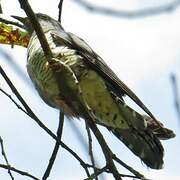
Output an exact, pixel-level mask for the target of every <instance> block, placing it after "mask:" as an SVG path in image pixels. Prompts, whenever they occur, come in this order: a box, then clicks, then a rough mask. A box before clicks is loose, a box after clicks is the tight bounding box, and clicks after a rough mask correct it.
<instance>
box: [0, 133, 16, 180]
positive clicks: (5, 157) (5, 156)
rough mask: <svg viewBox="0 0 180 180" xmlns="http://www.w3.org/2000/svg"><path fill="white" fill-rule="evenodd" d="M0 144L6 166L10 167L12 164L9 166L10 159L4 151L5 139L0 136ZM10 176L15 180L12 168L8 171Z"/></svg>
mask: <svg viewBox="0 0 180 180" xmlns="http://www.w3.org/2000/svg"><path fill="white" fill-rule="evenodd" d="M0 144H1V153H2V156H3V157H4V159H5V162H6V165H7V166H9V167H10V164H9V161H8V158H7V155H6V152H5V149H4V144H3V139H2V138H1V136H0ZM8 174H9V176H10V177H11V179H12V180H14V177H13V175H12V173H11V170H10V168H9V169H8Z"/></svg>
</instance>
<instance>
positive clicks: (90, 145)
mask: <svg viewBox="0 0 180 180" xmlns="http://www.w3.org/2000/svg"><path fill="white" fill-rule="evenodd" d="M85 124H86V131H87V136H88V142H89V156H90V159H91V162H92V166H93V170H94V178H95V179H96V180H98V177H97V176H98V174H97V172H96V167H95V161H94V155H93V150H92V137H91V132H90V129H89V127H88V124H87V122H86V121H85ZM96 174H97V175H96Z"/></svg>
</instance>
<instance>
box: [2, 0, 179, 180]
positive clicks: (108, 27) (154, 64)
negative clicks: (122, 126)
mask: <svg viewBox="0 0 180 180" xmlns="http://www.w3.org/2000/svg"><path fill="white" fill-rule="evenodd" d="M83 2H86V3H88V4H83ZM29 3H30V4H31V5H32V8H33V9H34V11H35V12H41V13H45V14H48V15H49V16H52V17H53V18H58V8H57V7H58V3H59V1H57V0H53V1H48V0H44V1H43V2H40V1H39V2H37V1H36V0H29ZM1 5H2V9H3V15H1V16H2V17H5V18H7V19H10V15H19V16H25V14H24V12H23V10H21V9H20V5H19V3H18V0H13V1H12V0H6V1H5V0H2V1H1ZM85 5H93V7H94V6H95V8H96V9H94V10H95V11H91V10H93V9H92V8H91V10H88V9H87V8H85ZM99 7H101V8H102V7H103V9H105V10H107V9H110V10H113V11H102V9H100V8H99ZM168 7H169V8H168ZM154 9H155V11H153V10H154ZM96 10H101V12H99V11H96ZM107 12H109V14H107ZM113 12H114V13H113ZM117 12H118V13H117ZM158 13H159V14H158ZM155 14H156V15H155ZM179 19H180V1H175V0H174V1H172V0H158V1H157V0H126V1H123V0H111V1H110V0H96V1H95V0H91V1H90V0H89V1H87V0H86V1H85V0H84V1H82V0H64V5H63V12H62V24H63V26H64V28H65V29H66V30H67V31H70V32H73V33H74V34H76V35H78V36H80V37H81V38H83V39H84V40H85V41H86V42H87V43H88V44H90V46H91V47H92V48H93V49H94V50H95V51H96V52H97V53H98V54H99V55H100V56H101V57H102V58H103V59H104V60H105V61H106V62H107V64H108V65H109V66H110V67H111V68H112V69H113V70H114V71H115V72H116V74H117V75H118V77H119V78H120V79H121V80H123V81H124V82H125V83H126V84H127V85H128V86H129V87H130V88H131V89H132V90H133V91H134V92H135V93H136V94H137V95H138V96H139V97H140V99H141V100H142V101H143V102H144V104H145V105H147V107H149V109H150V110H151V111H152V112H153V113H154V115H155V116H156V117H157V118H158V119H159V120H161V122H162V123H163V124H164V125H165V126H167V127H169V128H171V129H173V130H174V131H175V133H176V135H177V136H176V138H174V139H172V140H168V141H164V142H162V143H163V145H164V149H165V156H164V169H162V170H151V169H148V168H147V167H146V166H145V165H144V164H142V163H141V161H140V160H139V159H138V158H137V157H135V156H134V155H133V154H132V153H131V152H130V151H129V150H128V149H127V148H126V147H125V146H124V145H123V144H122V143H121V142H119V141H117V139H116V138H115V137H113V135H112V134H111V133H109V132H108V131H106V130H105V129H103V128H100V130H101V132H102V133H103V134H104V136H105V138H106V140H107V142H108V143H109V144H110V146H111V147H112V149H113V150H114V152H116V154H117V155H118V156H119V158H120V159H122V160H123V161H124V162H126V163H127V164H128V165H130V166H132V167H134V168H135V169H137V170H138V171H140V172H141V173H143V174H144V175H146V177H148V178H150V179H154V180H170V179H171V180H179V179H180V171H179V165H180V157H179V151H180V119H178V116H177V112H176V109H175V106H174V89H173V86H172V81H171V78H170V77H171V75H172V73H173V74H175V76H176V79H177V83H180V80H179V79H180V21H179ZM7 56H9V57H11V59H9V58H7ZM12 60H13V61H12ZM0 65H1V66H2V67H3V69H4V70H5V71H6V73H7V74H8V76H9V77H10V78H11V80H12V82H13V83H14V85H15V86H16V88H17V89H18V90H19V92H20V93H21V95H22V96H23V98H24V99H25V100H26V102H27V103H28V104H29V105H30V107H31V108H32V109H33V111H34V112H35V113H36V114H37V115H38V117H39V118H40V119H41V120H42V122H43V123H44V124H46V125H47V126H48V127H49V128H50V129H51V130H53V131H54V132H56V129H57V125H58V111H57V110H55V109H52V108H51V107H49V106H47V105H46V104H45V103H44V102H43V101H42V100H41V99H40V97H39V96H38V94H37V92H36V90H35V89H34V87H33V85H32V83H31V81H30V79H29V77H28V75H27V73H26V49H25V48H22V47H18V46H15V47H14V48H11V47H10V46H7V45H0ZM17 67H18V68H20V70H18V68H17ZM0 87H1V88H2V89H4V90H5V91H6V92H7V93H9V94H11V95H12V92H11V90H10V89H9V87H8V86H7V84H6V82H5V81H4V79H3V78H2V77H1V76H0ZM12 96H13V95H12ZM13 97H14V96H13ZM130 103H131V102H130ZM132 106H134V104H132ZM78 131H79V133H80V134H82V136H83V137H84V138H85V140H86V141H87V136H86V131H85V125H84V122H83V121H79V120H74V121H73V122H71V121H70V120H68V119H66V120H65V126H64V130H63V137H62V139H63V141H64V142H65V143H66V144H67V145H69V146H70V147H71V148H72V149H73V150H74V151H76V152H77V153H78V154H79V155H80V156H81V157H83V158H84V160H88V161H89V156H88V147H87V146H86V145H83V144H82V141H80V140H79V139H80V138H79V133H77V132H78ZM0 136H1V137H2V138H3V140H4V146H5V150H6V153H7V156H8V159H9V162H10V164H11V165H12V166H14V167H16V168H19V169H22V170H25V171H28V172H30V173H32V174H33V175H35V176H37V177H41V176H42V174H43V173H44V171H45V169H46V166H47V164H48V161H49V157H50V155H51V153H52V150H53V147H54V140H53V139H52V138H51V137H49V136H48V135H47V134H46V133H45V132H44V131H43V130H41V129H40V128H39V127H38V126H37V124H36V123H35V122H34V121H33V120H32V119H30V118H29V117H27V116H26V115H25V114H24V113H23V112H21V111H20V110H18V108H17V107H16V106H15V105H14V104H13V103H12V102H11V101H10V100H9V99H8V98H7V97H6V96H4V95H3V94H2V93H0ZM93 150H94V152H95V156H97V157H98V162H99V164H103V162H104V160H103V159H102V157H103V155H102V156H100V153H101V150H100V148H99V146H98V144H97V143H93ZM96 159H97V158H96ZM1 162H2V163H3V162H4V159H3V157H2V156H0V163H1ZM119 169H120V173H127V172H126V170H125V169H124V168H122V167H120V166H119ZM13 174H14V177H15V179H18V180H24V179H28V178H26V177H23V176H19V175H17V174H15V173H13ZM85 177H86V174H85V172H84V170H83V168H82V167H81V166H80V164H79V162H77V161H76V160H75V159H74V158H73V157H72V156H71V155H70V154H69V153H68V152H66V151H65V150H64V149H62V148H60V151H59V153H58V157H57V159H56V161H55V165H54V167H53V169H52V173H51V175H50V178H49V179H50V180H57V179H66V180H72V179H73V180H79V179H83V178H85ZM0 179H3V180H9V179H10V177H9V175H8V173H7V171H6V170H4V169H0ZM102 179H106V180H109V179H112V177H111V176H103V177H102ZM124 179H128V178H124Z"/></svg>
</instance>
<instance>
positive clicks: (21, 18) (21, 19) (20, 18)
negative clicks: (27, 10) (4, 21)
mask: <svg viewBox="0 0 180 180" xmlns="http://www.w3.org/2000/svg"><path fill="white" fill-rule="evenodd" d="M11 17H13V18H14V19H17V20H18V21H20V22H21V23H23V24H24V23H25V21H26V18H25V17H20V16H11Z"/></svg>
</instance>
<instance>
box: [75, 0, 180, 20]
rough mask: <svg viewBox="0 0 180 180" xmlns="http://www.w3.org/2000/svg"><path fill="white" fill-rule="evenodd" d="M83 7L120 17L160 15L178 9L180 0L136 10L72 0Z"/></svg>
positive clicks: (83, 0) (94, 11)
mask: <svg viewBox="0 0 180 180" xmlns="http://www.w3.org/2000/svg"><path fill="white" fill-rule="evenodd" d="M72 1H74V2H75V3H77V4H78V5H80V6H81V7H83V8H85V9H86V10H87V11H90V12H93V13H98V14H103V15H107V16H113V17H120V18H144V17H147V16H154V15H159V14H162V13H169V12H172V11H173V10H175V9H177V8H178V7H179V6H180V0H174V1H172V2H170V3H167V4H166V5H161V6H158V7H152V8H145V9H140V10H134V11H127V10H115V9H112V8H108V7H102V6H98V5H95V4H92V3H90V2H87V1H85V0H72Z"/></svg>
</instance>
